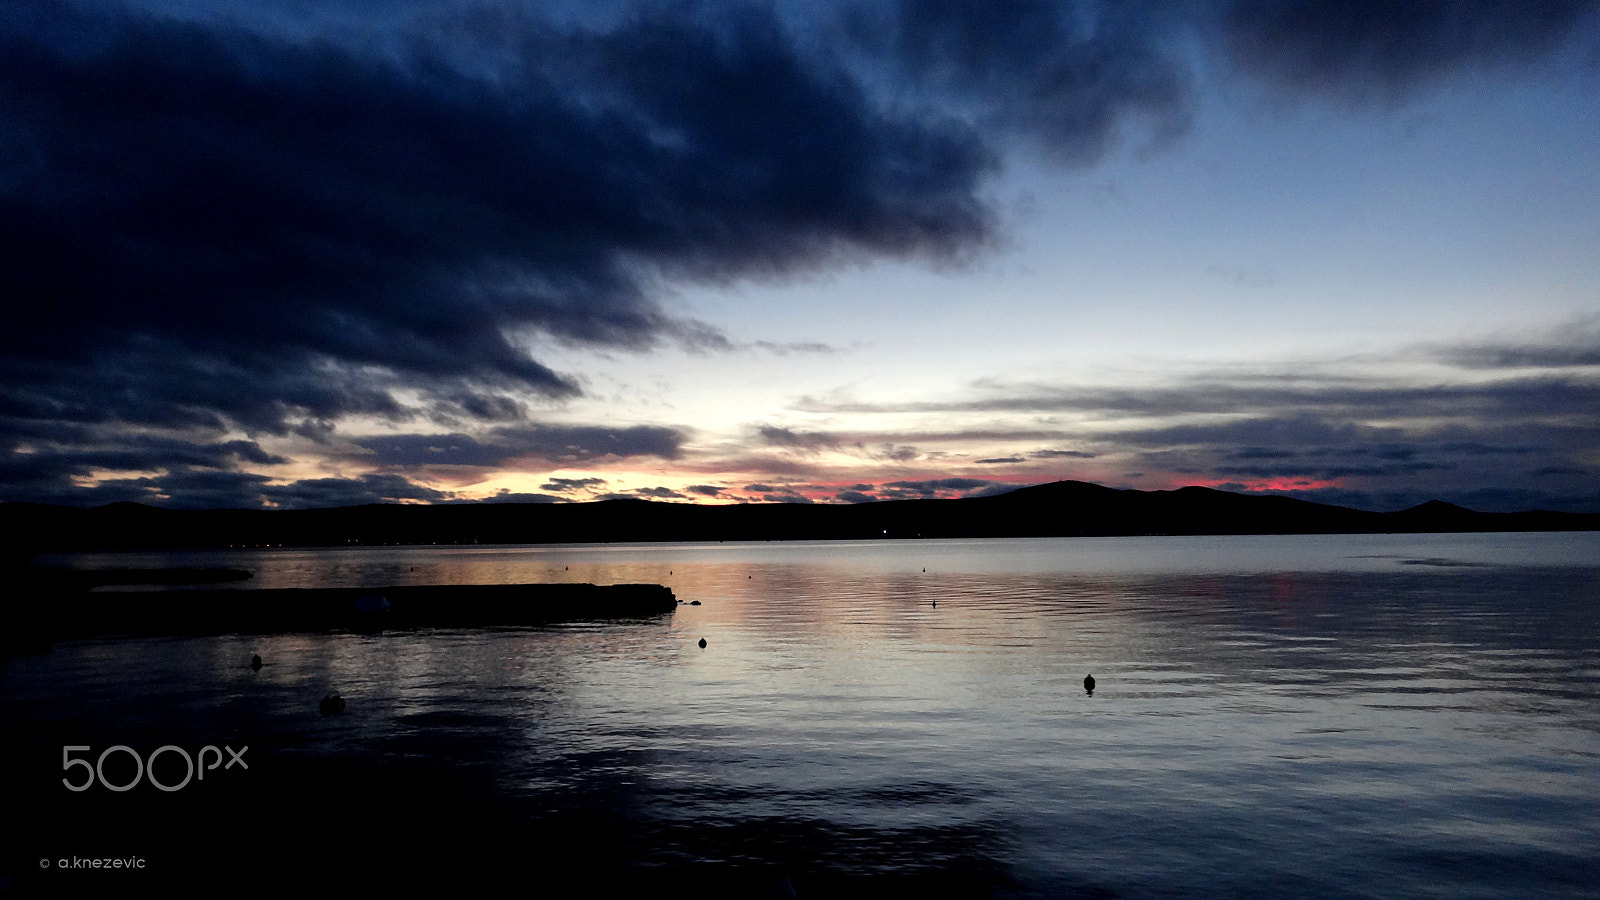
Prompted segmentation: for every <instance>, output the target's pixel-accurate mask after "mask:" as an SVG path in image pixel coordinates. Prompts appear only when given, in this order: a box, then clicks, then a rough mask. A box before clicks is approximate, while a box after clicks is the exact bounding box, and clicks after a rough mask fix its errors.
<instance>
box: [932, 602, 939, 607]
mask: <svg viewBox="0 0 1600 900" xmlns="http://www.w3.org/2000/svg"><path fill="white" fill-rule="evenodd" d="M933 608H934V609H938V608H939V601H937V600H935V601H933Z"/></svg>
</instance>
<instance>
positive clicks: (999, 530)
mask: <svg viewBox="0 0 1600 900" xmlns="http://www.w3.org/2000/svg"><path fill="white" fill-rule="evenodd" d="M0 524H3V525H5V526H7V530H8V532H9V533H11V534H23V535H26V536H28V543H29V544H30V545H31V549H34V550H46V549H57V550H66V549H113V548H130V549H131V548H171V547H227V546H265V545H272V546H278V545H284V546H348V545H357V544H361V545H366V544H471V543H481V544H541V543H599V542H614V541H708V540H799V539H820V540H867V539H874V538H917V537H923V538H946V537H1068V536H1090V535H1136V534H1338V533H1375V532H1427V531H1592V530H1600V515H1595V514H1581V513H1558V512H1547V511H1535V512H1520V513H1482V512H1474V511H1472V510H1469V509H1463V508H1462V507H1459V506H1454V505H1451V504H1448V503H1442V502H1438V501H1433V502H1429V503H1424V504H1422V505H1421V506H1417V507H1413V508H1411V509H1407V510H1402V511H1399V512H1390V513H1377V512H1366V511H1363V510H1356V509H1348V508H1345V507H1341V506H1330V505H1327V504H1323V503H1311V502H1308V501H1305V500H1296V499H1294V498H1292V497H1280V496H1263V495H1248V494H1235V493H1229V492H1227V491H1219V490H1213V489H1211V488H1202V487H1186V488H1180V489H1178V490H1174V491H1136V490H1118V489H1115V488H1108V487H1103V486H1101V485H1097V484H1088V483H1085V482H1081V481H1058V482H1054V483H1051V484H1041V485H1036V486H1033V487H1026V488H1021V489H1018V490H1015V491H1011V492H1009V493H1005V494H998V495H995V496H989V497H970V498H964V499H958V500H892V501H880V502H876V503H860V504H854V505H838V504H797V503H762V504H754V503H752V504H740V505H733V506H700V505H695V504H689V503H664V502H656V501H650V500H642V499H638V500H636V499H625V500H602V501H595V502H590V503H546V504H519V503H452V504H440V505H434V506H421V505H387V504H375V505H367V506H347V507H338V508H333V509H307V510H243V509H223V510H188V511H180V510H167V509H156V508H153V507H149V506H142V505H140V504H137V503H116V504H112V505H109V506H103V507H98V508H95V509H72V508H68V507H59V506H46V505H40V504H27V503H7V504H0ZM13 552H15V550H14V551H13Z"/></svg>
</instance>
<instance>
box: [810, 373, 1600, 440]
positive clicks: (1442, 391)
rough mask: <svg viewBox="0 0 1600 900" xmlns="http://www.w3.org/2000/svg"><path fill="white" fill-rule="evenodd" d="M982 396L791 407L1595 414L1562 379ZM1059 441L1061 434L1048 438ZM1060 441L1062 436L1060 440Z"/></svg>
mask: <svg viewBox="0 0 1600 900" xmlns="http://www.w3.org/2000/svg"><path fill="white" fill-rule="evenodd" d="M975 387H978V388H981V389H982V390H983V391H984V392H985V393H986V394H988V396H984V397H980V398H978V399H971V400H930V401H913V402H909V403H870V402H859V401H850V400H826V401H825V400H819V399H816V398H810V397H806V398H802V399H801V400H800V401H798V402H797V403H796V408H797V409H801V410H803V411H806V412H823V413H847V412H848V413H960V412H975V413H1008V412H1010V413H1040V414H1048V413H1064V412H1072V413H1085V414H1090V415H1097V416H1104V417H1107V418H1112V417H1116V418H1121V417H1124V416H1126V415H1128V414H1134V415H1144V416H1175V415H1194V414H1200V413H1219V414H1225V413H1238V412H1241V411H1259V410H1263V409H1272V410H1278V411H1282V412H1285V413H1287V412H1292V411H1295V410H1303V411H1309V412H1315V413H1317V414H1326V413H1327V412H1328V411H1339V412H1345V413H1354V412H1355V411H1366V412H1369V413H1370V412H1378V413H1380V414H1382V415H1384V416H1388V417H1400V416H1426V417H1435V416H1453V417H1463V418H1465V417H1474V418H1491V417H1495V416H1501V415H1505V416H1512V417H1519V416H1520V417H1527V416H1531V415H1550V416H1560V415H1585V414H1587V413H1588V411H1592V410H1596V409H1600V383H1597V382H1595V381H1593V380H1590V379H1587V378H1582V377H1567V376H1562V375H1549V376H1544V375H1540V376H1530V377H1518V378H1505V379H1501V380H1499V381H1492V382H1486V383H1481V384H1438V385H1420V386H1418V385H1400V384H1386V383H1382V382H1377V381H1373V380H1369V379H1360V378H1354V377H1346V378H1331V379H1328V380H1327V381H1326V382H1322V381H1319V380H1316V379H1308V378H1304V377H1295V378H1282V379H1260V378H1253V379H1238V380H1229V379H1223V378H1217V379H1196V380H1195V381H1194V382H1193V383H1192V384H1190V385H1189V386H1186V387H1182V388H1160V387H1157V388H1149V389H1144V390H1130V389H1103V388H1077V387H1061V388H1057V387H1050V386H1040V385H1020V386H1015V387H1013V386H1008V385H1004V384H1000V383H997V382H993V381H986V382H983V383H980V384H978V385H975ZM1047 434H1052V435H1060V434H1061V433H1060V432H1054V433H1047ZM1063 436H1064V435H1063Z"/></svg>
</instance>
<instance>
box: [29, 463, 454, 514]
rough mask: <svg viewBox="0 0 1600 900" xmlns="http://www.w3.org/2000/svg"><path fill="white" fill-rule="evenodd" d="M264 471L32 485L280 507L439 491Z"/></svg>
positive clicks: (60, 491)
mask: <svg viewBox="0 0 1600 900" xmlns="http://www.w3.org/2000/svg"><path fill="white" fill-rule="evenodd" d="M267 481H268V478H267V476H264V475H255V474H251V473H249V472H227V471H216V470H198V469H194V470H179V471H173V472H168V473H165V474H163V475H159V476H152V477H143V478H117V479H110V480H107V481H102V482H99V483H97V484H95V485H93V486H91V487H76V486H73V485H70V484H67V483H64V482H51V483H48V484H40V485H37V486H36V487H35V490H34V492H33V496H34V497H37V498H38V500H39V502H46V503H61V504H67V505H75V506H98V505H102V504H106V503H117V502H134V503H144V504H147V505H150V506H159V507H165V508H168V509H218V508H232V509H260V508H264V507H278V508H284V509H299V508H320V507H329V506H354V505H358V504H364V503H394V502H397V501H401V500H411V501H419V500H420V501H428V502H439V501H445V500H448V499H450V497H451V495H450V494H449V493H447V492H444V491H436V490H433V489H431V488H426V487H422V486H421V485H416V484H412V483H411V482H410V481H407V480H406V479H404V478H402V477H400V476H398V475H364V476H361V477H360V478H313V479H307V480H302V481H296V482H292V483H290V484H282V485H274V484H267Z"/></svg>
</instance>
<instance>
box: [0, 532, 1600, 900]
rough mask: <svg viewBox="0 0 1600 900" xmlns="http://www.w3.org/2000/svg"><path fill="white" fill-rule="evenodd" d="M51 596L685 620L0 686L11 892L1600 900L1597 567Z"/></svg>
mask: <svg viewBox="0 0 1600 900" xmlns="http://www.w3.org/2000/svg"><path fill="white" fill-rule="evenodd" d="M55 562H57V563H58V564H63V565H66V564H72V565H80V566H110V565H162V564H165V565H174V564H179V565H236V566H240V567H243V568H248V569H251V570H253V571H254V572H256V573H257V574H256V578H255V579H254V580H253V581H251V582H249V583H247V588H248V587H292V586H297V585H301V586H303V585H346V584H348V585H381V584H398V583H469V582H476V583H487V582H511V581H549V580H572V581H593V582H597V583H612V582H633V581H644V582H659V583H664V584H668V585H670V586H671V587H672V588H673V589H674V590H675V591H676V592H677V595H678V597H679V599H681V600H683V601H692V600H698V601H700V602H701V604H702V605H700V606H688V605H684V606H680V607H679V608H678V610H677V612H676V613H675V614H672V615H668V616H662V617H660V618H657V619H651V620H642V621H631V622H606V623H589V624H574V625H565V626H556V627H548V628H539V629H513V630H498V631H478V630H473V631H458V630H435V631H416V632H406V633H383V634H343V633H338V634H318V635H272V636H251V635H230V636H224V637H206V638H169V639H129V640H106V641H83V642H73V643H65V644H60V645H57V646H56V647H55V648H54V650H53V651H52V652H51V653H49V654H47V655H42V656H33V657H25V658H21V659H15V660H12V661H10V662H7V663H5V664H4V666H3V668H0V691H3V705H0V727H3V729H4V735H5V738H4V740H5V745H6V752H7V756H6V758H5V760H4V764H5V767H6V771H5V779H6V781H5V784H4V788H5V789H6V793H7V796H8V797H9V798H11V802H9V803H8V804H7V805H6V812H5V816H6V818H7V819H9V820H10V822H8V825H14V826H18V827H15V828H14V829H13V830H14V831H15V832H16V833H17V834H18V837H17V839H16V841H15V843H14V845H13V846H11V847H10V848H9V849H8V858H7V860H6V863H7V865H8V868H9V870H10V872H11V874H12V878H13V889H14V890H15V891H16V892H19V893H21V892H33V891H38V892H41V893H47V894H55V893H69V892H73V893H75V892H82V893H91V894H97V895H101V896H111V895H114V894H116V893H120V892H123V891H131V890H134V889H137V888H139V887H143V886H152V887H161V888H172V889H183V890H186V891H193V890H198V889H202V888H204V889H211V890H214V891H239V890H244V889H246V888H248V887H250V886H266V887H268V888H270V889H276V890H280V891H294V892H297V893H309V894H318V893H322V892H323V891H324V890H326V889H330V888H332V889H351V890H354V889H362V888H368V887H375V888H379V889H384V890H390V891H395V892H399V893H402V894H410V893H417V892H424V891H437V892H440V893H445V894H456V893H461V894H463V895H467V896H474V895H483V894H485V893H488V892H489V891H490V890H491V889H492V890H494V891H496V892H505V893H515V894H516V895H533V896H544V895H548V896H578V895H582V894H584V893H588V894H590V895H606V894H612V893H626V894H627V895H629V896H662V895H677V894H693V895H696V896H757V897H759V896H796V895H797V896H800V897H835V896H864V897H881V896H901V895H909V896H918V897H933V896H954V897H967V896H974V897H979V896H999V897H1006V896H1016V897H1093V898H1112V897H1125V898H1145V897H1219V898H1220V897H1228V898H1233V897H1407V898H1410V897H1451V898H1457V897H1547V896H1548V897H1586V896H1587V897H1595V896H1600V624H1597V622H1600V535H1587V534H1586V535H1570V534H1565V535H1564V534H1555V535H1436V536H1426V535H1425V536H1347V537H1346V536H1341V537H1251V538H1107V539H1076V540H1017V541H918V542H880V543H867V544H821V543H818V544H712V545H667V546H614V547H613V546H607V547H589V548H577V547H562V548H452V549H444V548H439V549H435V548H367V549H361V550H350V551H345V550H339V551H258V552H252V553H237V554H225V553H214V554H203V555H202V554H191V555H185V556H173V555H164V556H159V557H158V556H142V557H135V556H125V555H124V556H115V557H110V556H101V557H79V558H74V559H61V560H56V561H55ZM924 569H926V571H924ZM935 604H937V605H935ZM701 638H704V639H705V640H706V642H707V646H706V647H705V648H704V649H701V648H700V647H699V646H698V645H697V642H698V641H699V640H700V639H701ZM252 653H259V654H260V655H261V656H262V657H263V659H264V661H265V665H264V666H263V667H262V668H261V670H260V671H259V672H258V671H253V670H252V669H251V668H250V666H249V660H250V656H251V654H252ZM1087 673H1093V674H1094V676H1095V678H1096V680H1097V682H1098V686H1097V688H1096V690H1095V691H1094V693H1093V695H1092V696H1090V695H1088V694H1086V693H1085V691H1084V688H1083V685H1082V681H1083V677H1084V675H1085V674H1087ZM330 692H337V693H339V694H340V695H342V697H343V698H344V699H345V701H346V709H345V711H344V712H343V713H342V714H339V715H333V716H327V717H324V716H322V715H320V714H319V711H318V702H319V700H320V699H321V698H322V697H323V696H324V695H325V694H328V693H330ZM114 745H120V746H123V747H127V748H128V751H122V750H118V751H112V752H110V753H109V754H108V755H107V756H106V757H105V758H104V761H103V763H102V765H101V771H100V772H98V773H92V774H94V776H95V777H94V779H93V780H92V781H91V780H89V779H88V778H87V775H89V774H91V773H90V771H89V767H88V766H83V765H79V766H71V765H70V763H69V762H68V761H69V760H75V759H83V760H86V761H87V762H89V763H94V762H96V761H98V760H100V758H101V754H102V753H103V752H105V751H106V749H107V748H109V747H111V746H114ZM208 745H210V746H216V747H218V748H219V750H220V749H221V748H229V750H230V751H238V750H239V748H241V747H248V748H249V749H248V751H245V753H244V755H243V757H242V762H243V763H247V764H248V766H249V768H248V769H246V768H244V766H243V765H242V764H236V765H233V766H231V767H230V768H223V767H222V766H220V765H218V766H217V768H215V769H211V770H203V771H204V775H205V778H204V780H203V781H202V780H198V779H197V780H191V781H189V782H187V783H184V784H183V786H182V787H180V788H178V789H175V790H171V791H162V790H159V789H158V788H156V787H154V786H152V785H151V784H150V783H149V780H148V779H147V778H145V777H143V775H142V774H141V773H139V772H138V771H136V768H135V763H134V762H133V757H134V756H139V757H141V758H142V759H144V760H148V759H149V758H150V757H151V755H152V753H154V752H155V751H158V750H160V748H162V747H166V746H171V747H174V748H177V749H175V750H167V751H162V752H161V753H159V754H157V758H156V759H155V761H154V762H153V763H151V764H150V765H149V766H148V767H147V768H148V769H149V772H148V774H153V775H155V776H156V777H157V779H158V780H159V781H160V782H162V783H164V784H166V785H169V786H170V785H175V784H178V783H180V782H182V780H183V778H184V777H185V774H186V772H187V769H186V763H185V761H184V754H185V753H187V754H188V755H190V756H194V755H196V754H198V753H199V751H200V749H201V748H202V747H204V746H208ZM65 747H82V748H88V749H83V750H72V751H65V752H64V750H63V748H65ZM179 751H183V752H179ZM230 755H231V754H225V753H217V754H216V756H217V757H219V758H220V761H222V762H228V761H229V756H230ZM206 762H207V764H208V765H210V764H212V761H211V758H210V757H209V756H208V757H207V758H206ZM64 765H65V766H68V768H66V769H65V770H64V768H63V767H64ZM136 776H138V777H139V780H138V781H137V782H136V783H135V782H134V779H135V777H136ZM63 778H66V779H68V780H69V781H71V782H73V783H75V784H76V783H83V782H85V781H90V787H89V788H88V789H86V790H84V791H81V792H74V791H71V790H69V789H68V788H67V787H66V786H65V785H63V783H62V779H63ZM106 783H110V784H111V785H112V786H116V787H120V786H122V785H125V784H129V783H133V787H131V788H129V789H127V790H124V791H114V790H111V789H110V788H108V787H107V786H106ZM88 859H101V860H103V861H105V864H106V865H110V864H111V861H112V860H116V859H123V860H137V861H136V862H134V863H132V865H134V868H132V869H124V868H117V867H113V868H111V869H105V868H102V869H98V870H95V869H90V868H84V867H83V866H82V865H79V861H82V860H88ZM63 863H66V865H67V867H66V868H65V869H63V868H62V864H63Z"/></svg>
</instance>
